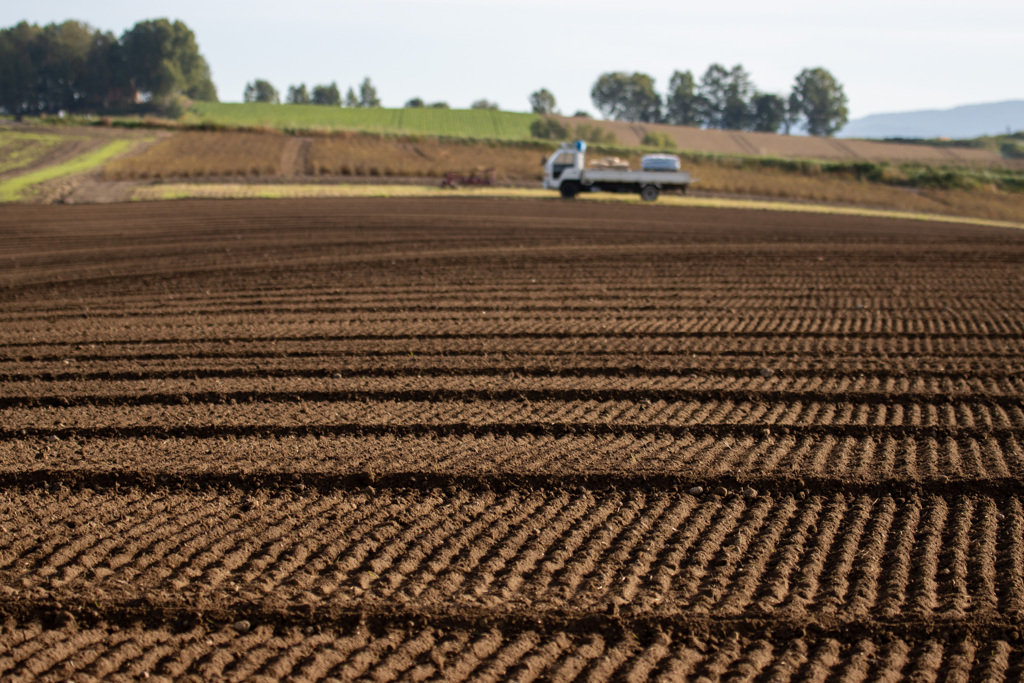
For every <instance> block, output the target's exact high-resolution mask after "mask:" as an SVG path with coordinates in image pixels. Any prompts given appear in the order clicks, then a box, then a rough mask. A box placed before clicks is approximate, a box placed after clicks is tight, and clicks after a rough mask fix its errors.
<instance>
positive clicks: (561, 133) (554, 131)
mask: <svg viewBox="0 0 1024 683" xmlns="http://www.w3.org/2000/svg"><path fill="white" fill-rule="evenodd" d="M530 135H532V136H533V137H535V138H540V139H542V140H565V139H566V138H568V137H569V127H568V126H566V125H565V124H564V123H562V122H561V121H559V120H558V119H554V118H551V117H550V116H544V117H542V118H539V119H536V120H535V121H534V122H533V123H531V124H530Z"/></svg>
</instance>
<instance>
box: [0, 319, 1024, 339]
mask: <svg viewBox="0 0 1024 683" xmlns="http://www.w3.org/2000/svg"><path fill="white" fill-rule="evenodd" d="M287 318H288V316H286V315H275V316H274V317H273V318H272V319H270V320H268V319H266V318H263V317H260V316H257V315H240V316H235V317H234V318H227V317H225V318H220V319H216V318H213V319H211V318H210V317H208V316H203V317H198V316H196V317H193V316H182V317H178V318H175V319H173V320H167V321H165V322H163V323H162V324H159V323H158V322H156V321H155V322H154V324H148V325H147V324H142V322H141V321H138V320H135V319H131V318H129V319H123V320H122V319H118V320H116V321H111V320H103V319H99V320H93V319H91V318H89V319H86V320H78V319H76V320H71V321H59V322H58V321H46V322H44V323H39V324H32V325H19V324H16V323H11V324H8V325H5V326H4V331H3V337H2V339H3V341H4V342H5V343H7V344H11V345H17V346H32V345H34V344H35V343H36V341H37V340H38V339H40V338H43V339H52V338H54V337H57V338H63V339H69V340H72V341H75V342H79V341H81V343H107V344H110V343H115V344H116V343H125V342H129V341H131V340H135V339H139V340H163V339H168V340H171V341H205V340H210V339H232V338H233V339H236V340H238V341H243V340H246V339H252V338H265V339H266V338H269V339H272V340H276V339H279V340H283V341H290V340H302V339H310V340H316V339H322V340H324V341H331V340H338V341H342V340H353V341H358V340H365V339H417V338H423V339H435V338H442V339H473V338H492V337H497V338H513V339H515V338H527V339H537V338H556V339H575V338H608V339H615V338H620V337H625V338H628V339H637V338H641V339H661V338H665V339H668V340H673V339H687V338H691V337H693V338H696V339H701V338H705V337H708V338H718V337H741V338H746V341H747V343H753V342H755V341H757V340H772V341H778V340H779V338H783V339H786V338H793V339H794V340H804V341H808V340H811V341H813V340H823V341H828V340H839V339H845V338H850V339H854V340H878V339H879V338H885V337H888V336H893V337H895V338H896V340H898V341H905V342H932V343H941V342H947V343H954V342H960V343H965V344H967V343H975V344H982V343H985V342H989V343H992V342H995V341H1000V342H1007V343H1010V342H1017V343H1019V342H1021V341H1022V340H1024V325H1021V324H1018V322H1017V319H1018V318H1019V315H1017V314H1015V313H1008V314H1006V315H1004V316H1000V317H999V318H994V319H993V320H991V321H981V322H977V323H974V322H968V321H953V320H949V319H948V316H947V317H942V318H937V319H936V320H935V321H932V322H931V323H929V322H925V321H922V322H920V323H915V322H914V321H882V320H877V319H871V318H868V319H862V320H849V319H838V320H816V319H815V318H812V317H809V316H808V317H796V318H792V319H789V320H786V319H784V318H782V317H781V316H765V317H763V318H760V319H755V320H747V319H728V318H724V316H704V317H698V316H693V315H684V314H680V316H679V317H677V318H675V319H665V318H664V317H659V318H657V319H655V320H644V319H642V318H640V319H636V318H628V317H625V316H624V315H618V316H607V315H604V316H600V315H599V316H592V317H591V318H589V319H583V318H578V317H569V316H568V315H553V316H550V317H548V318H546V319H542V318H536V317H534V318H530V317H526V316H521V315H510V316H495V315H488V314H479V313H478V314H467V315H466V316H465V317H463V318H438V317H426V318H418V319H413V318H409V319H403V320H393V321H388V320H383V321H376V320H372V319H367V317H366V316H363V317H361V318H359V319H354V318H346V317H339V318H338V319H335V320H331V319H330V318H329V317H328V316H323V315H320V314H317V315H315V316H314V317H312V319H311V314H306V315H302V316H297V317H295V319H293V320H288V319H287ZM723 318H724V319H723Z"/></svg>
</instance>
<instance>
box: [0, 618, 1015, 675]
mask: <svg viewBox="0 0 1024 683" xmlns="http://www.w3.org/2000/svg"><path fill="white" fill-rule="evenodd" d="M246 621H248V620H246ZM0 648H2V651H3V652H4V653H3V654H0V676H3V677H4V678H5V680H10V681H12V682H18V683H21V682H22V681H35V680H41V681H49V680H54V681H59V680H80V679H86V680H110V681H137V680H141V679H145V678H156V679H157V680H160V679H173V680H182V679H200V680H209V679H214V680H224V681H258V680H295V681H312V680H332V681H355V680H367V679H369V680H446V681H470V680H472V681H501V680H518V679H538V680H546V681H553V682H558V683H560V682H563V681H573V680H579V679H586V680H593V681H622V680H626V681H641V680H652V681H666V682H667V681H678V680H769V681H787V680H919V681H953V680H985V681H997V680H998V681H1002V680H1015V679H1018V678H1019V677H1020V675H1021V670H1022V667H1024V661H1022V660H1024V651H1022V648H1021V647H1020V645H1019V643H1018V642H1016V641H1013V640H1011V639H1010V638H1007V637H995V638H989V637H986V636H985V635H984V634H977V635H975V634H973V633H970V632H968V633H966V634H964V635H956V636H946V637H943V636H935V635H930V634H924V633H923V634H921V635H916V634H915V635H914V636H911V637H905V636H904V637H901V636H894V635H890V634H888V633H886V632H885V631H884V630H881V629H880V630H879V631H877V632H876V633H875V634H870V633H866V634H845V633H840V634H809V635H795V636H793V637H791V638H789V639H787V640H783V641H780V640H778V639H774V638H773V637H772V634H771V633H769V634H768V635H762V634H758V633H745V632H741V631H739V630H735V631H732V632H731V633H724V634H718V633H716V634H714V635H707V634H705V633H700V632H698V633H692V632H688V631H685V630H683V631H672V630H665V629H653V628H648V629H646V630H645V629H638V628H634V629H625V628H621V627H620V628H615V629H609V630H606V631H601V630H597V629H578V630H561V631H559V630H551V631H541V630H538V629H536V628H535V627H530V626H529V625H523V626H504V627H502V628H498V627H495V626H493V625H491V624H488V623H481V624H479V625H465V626H461V627H455V626H444V625H440V626H439V625H437V624H435V623H434V622H430V621H426V622H425V623H423V624H422V625H418V626H409V622H408V621H402V622H400V623H396V624H394V625H390V626H388V627H384V626H377V627H374V628H367V627H360V626H351V627H331V626H328V627H321V626H319V625H308V626H304V627H300V626H291V627H275V626H274V625H272V624H266V623H262V624H261V623H256V625H255V626H254V627H252V628H251V629H246V630H244V632H239V630H238V629H237V628H235V627H232V626H230V625H223V626H192V627H188V628H177V627H174V626H162V627H161V626H150V627H147V626H145V625H141V624H137V623H126V624H114V625H107V624H102V625H96V626H92V627H89V628H82V629H78V628H75V627H63V628H56V629H45V628H42V627H41V626H39V625H38V624H26V625H17V626H15V627H12V628H11V629H9V630H8V631H7V632H6V633H5V634H4V635H3V636H2V637H0Z"/></svg>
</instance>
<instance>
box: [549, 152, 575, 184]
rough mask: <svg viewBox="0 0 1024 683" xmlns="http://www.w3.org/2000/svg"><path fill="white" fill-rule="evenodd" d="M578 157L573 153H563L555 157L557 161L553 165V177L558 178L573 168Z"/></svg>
mask: <svg viewBox="0 0 1024 683" xmlns="http://www.w3.org/2000/svg"><path fill="white" fill-rule="evenodd" d="M575 157H576V155H575V154H573V153H572V152H562V153H560V154H559V155H558V156H556V157H555V160H554V161H553V162H552V163H551V176H552V177H553V178H558V177H559V176H561V175H562V173H563V172H564V171H565V169H567V168H572V167H573V163H574V162H575V160H576V159H575Z"/></svg>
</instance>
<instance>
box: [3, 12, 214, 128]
mask: <svg viewBox="0 0 1024 683" xmlns="http://www.w3.org/2000/svg"><path fill="white" fill-rule="evenodd" d="M180 96H185V97H188V98H191V99H195V100H204V101H212V102H216V101H217V90H216V88H215V87H214V85H213V81H212V80H211V79H210V67H209V65H208V64H207V62H206V60H205V59H204V58H203V56H202V55H201V54H200V53H199V47H198V46H197V44H196V40H195V35H194V34H193V33H192V31H191V29H189V28H188V26H186V25H185V24H184V23H182V22H180V21H175V22H173V23H172V22H171V21H169V20H167V19H154V20H147V21H140V22H138V23H137V24H135V26H133V27H132V28H130V29H128V30H127V31H125V32H124V33H123V34H122V35H121V37H120V38H118V37H115V36H114V34H113V33H110V32H104V31H100V30H97V29H94V28H92V27H91V26H89V25H88V24H85V23H82V22H79V21H65V22H63V23H61V24H47V25H45V26H38V25H36V24H29V23H28V22H21V23H20V24H18V25H16V26H13V27H11V28H7V29H0V110H2V111H3V112H4V113H5V114H13V115H17V116H20V115H37V114H56V113H58V112H61V111H65V112H103V111H126V110H133V109H138V108H140V107H151V108H164V109H166V108H171V107H173V106H175V99H176V98H178V97H180Z"/></svg>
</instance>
